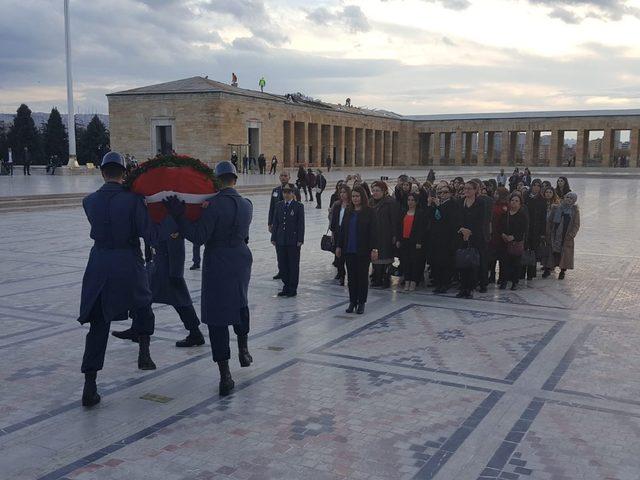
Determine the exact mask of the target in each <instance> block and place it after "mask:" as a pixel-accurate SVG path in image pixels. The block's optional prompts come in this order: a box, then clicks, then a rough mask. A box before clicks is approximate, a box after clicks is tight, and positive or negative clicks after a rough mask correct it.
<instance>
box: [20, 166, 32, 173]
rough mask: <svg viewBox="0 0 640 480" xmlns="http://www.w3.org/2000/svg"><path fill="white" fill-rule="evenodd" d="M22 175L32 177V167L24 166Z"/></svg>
mask: <svg viewBox="0 0 640 480" xmlns="http://www.w3.org/2000/svg"><path fill="white" fill-rule="evenodd" d="M22 174H23V175H31V165H23V166H22Z"/></svg>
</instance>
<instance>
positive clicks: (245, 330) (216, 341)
mask: <svg viewBox="0 0 640 480" xmlns="http://www.w3.org/2000/svg"><path fill="white" fill-rule="evenodd" d="M242 312H243V313H242V315H241V316H240V323H239V324H238V325H234V326H233V331H234V332H235V334H236V336H238V337H242V336H246V335H249V308H248V307H244V308H243V309H242ZM207 327H208V328H209V341H210V342H211V356H212V357H213V361H214V362H216V363H217V362H223V361H225V360H229V359H230V358H231V348H230V347H229V327H228V326H226V325H225V326H222V327H214V326H212V325H207Z"/></svg>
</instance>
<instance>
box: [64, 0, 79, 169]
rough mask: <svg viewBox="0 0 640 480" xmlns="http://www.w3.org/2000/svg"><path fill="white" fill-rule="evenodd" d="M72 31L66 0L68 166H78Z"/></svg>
mask: <svg viewBox="0 0 640 480" xmlns="http://www.w3.org/2000/svg"><path fill="white" fill-rule="evenodd" d="M70 37H71V31H70V29H69V0H64V43H65V51H66V58H67V134H68V136H69V163H67V167H77V166H78V160H77V159H76V122H75V114H74V110H73V81H72V79H71V38H70Z"/></svg>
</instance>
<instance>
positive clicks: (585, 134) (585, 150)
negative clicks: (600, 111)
mask: <svg viewBox="0 0 640 480" xmlns="http://www.w3.org/2000/svg"><path fill="white" fill-rule="evenodd" d="M588 157H589V130H583V129H580V130H578V138H577V142H576V165H575V166H576V167H584V165H585V163H587V159H588Z"/></svg>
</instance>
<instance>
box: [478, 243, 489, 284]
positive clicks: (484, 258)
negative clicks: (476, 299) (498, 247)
mask: <svg viewBox="0 0 640 480" xmlns="http://www.w3.org/2000/svg"><path fill="white" fill-rule="evenodd" d="M478 253H480V266H479V267H478V284H479V285H480V286H481V287H484V288H486V286H487V285H488V284H489V250H488V249H487V245H486V244H484V245H482V246H480V247H479V248H478Z"/></svg>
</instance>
